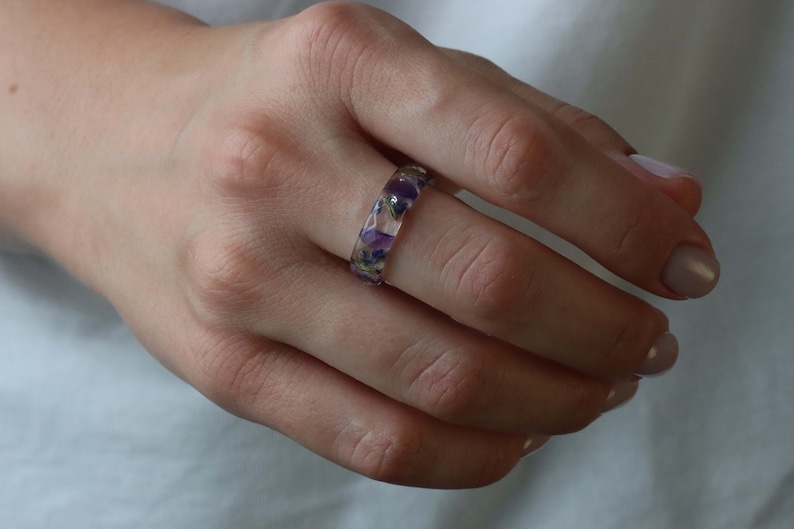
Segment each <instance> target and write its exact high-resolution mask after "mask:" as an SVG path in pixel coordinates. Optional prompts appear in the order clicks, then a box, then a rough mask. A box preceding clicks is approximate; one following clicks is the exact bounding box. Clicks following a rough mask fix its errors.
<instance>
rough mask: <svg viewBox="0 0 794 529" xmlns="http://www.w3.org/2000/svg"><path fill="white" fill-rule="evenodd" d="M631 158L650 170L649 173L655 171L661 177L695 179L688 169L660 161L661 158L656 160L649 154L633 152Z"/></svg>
mask: <svg viewBox="0 0 794 529" xmlns="http://www.w3.org/2000/svg"><path fill="white" fill-rule="evenodd" d="M629 159H630V160H631V161H632V162H634V163H636V164H637V165H639V166H640V167H642V168H643V169H645V170H646V171H648V172H649V173H653V174H655V175H656V176H659V177H661V178H692V179H693V180H694V179H695V177H694V175H693V174H692V173H690V172H689V171H687V170H686V169H682V168H680V167H676V166H675V165H670V164H667V163H664V162H660V161H659V160H654V159H653V158H648V157H647V156H643V155H641V154H631V155H629Z"/></svg>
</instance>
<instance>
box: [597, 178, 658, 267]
mask: <svg viewBox="0 0 794 529" xmlns="http://www.w3.org/2000/svg"><path fill="white" fill-rule="evenodd" d="M625 208H627V209H626V210H624V211H623V212H622V214H621V215H620V217H619V218H618V219H617V223H616V224H617V226H618V229H617V230H615V231H613V235H612V238H611V243H610V242H607V244H606V245H605V251H606V254H607V256H608V258H609V260H610V261H611V262H616V263H621V268H624V269H626V270H642V269H644V265H645V264H647V259H648V257H649V256H654V255H655V253H654V252H652V251H650V250H651V245H652V244H653V243H654V241H656V240H657V237H655V236H654V234H655V233H657V230H658V219H659V218H660V217H659V215H658V214H657V211H656V204H655V201H654V200H653V199H652V198H651V197H650V196H649V193H647V192H646V193H645V195H644V196H642V197H639V198H638V199H637V200H634V201H632V202H630V203H627V204H626V205H625Z"/></svg>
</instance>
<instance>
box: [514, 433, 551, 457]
mask: <svg viewBox="0 0 794 529" xmlns="http://www.w3.org/2000/svg"><path fill="white" fill-rule="evenodd" d="M549 439H551V437H549V436H548V435H533V436H532V437H527V440H526V441H524V450H523V451H522V452H521V458H522V459H523V458H525V457H527V456H528V455H529V454H535V453H537V451H538V450H540V449H541V448H543V447H544V446H546V443H548V442H549Z"/></svg>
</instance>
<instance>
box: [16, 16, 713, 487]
mask: <svg viewBox="0 0 794 529" xmlns="http://www.w3.org/2000/svg"><path fill="white" fill-rule="evenodd" d="M633 152H634V150H633V149H632V148H631V147H630V145H629V144H628V143H627V142H626V141H625V140H623V139H622V138H621V137H620V136H619V135H618V134H617V133H615V132H614V131H613V130H612V129H611V128H609V127H608V126H607V125H605V124H604V123H603V122H601V121H600V120H598V119H597V118H595V117H593V116H591V115H589V114H587V113H585V112H583V111H581V110H579V109H576V108H574V107H571V106H569V105H565V104H564V103H561V102H559V101H557V100H555V99H553V98H552V97H550V96H548V95H545V94H542V93H540V92H538V91H537V90H535V89H533V88H532V87H530V86H528V85H526V84H524V83H522V82H520V81H518V80H516V79H513V78H511V77H510V76H509V75H507V74H506V73H504V72H503V71H501V70H500V69H498V68H497V67H496V66H494V65H493V64H491V63H489V62H488V61H486V60H484V59H482V58H479V57H476V56H472V55H469V54H466V53H462V52H458V51H453V50H444V49H439V48H437V47H435V46H433V45H432V44H430V43H428V42H427V41H425V40H424V39H423V38H422V37H421V36H420V35H418V34H417V33H416V32H414V31H413V30H412V29H411V28H409V27H407V26H406V25H404V24H403V23H401V22H399V21H398V20H396V19H394V18H392V17H391V16H389V15H387V14H385V13H382V12H380V11H377V10H375V9H372V8H369V7H366V6H360V5H358V6H354V5H346V4H324V5H319V6H315V7H313V8H310V9H308V10H306V11H305V12H303V13H301V14H299V15H297V16H295V17H292V18H289V19H285V20H281V21H275V22H269V21H262V22H257V23H252V24H247V25H241V26H234V27H225V28H209V27H206V26H205V25H204V24H202V23H201V22H199V21H197V20H195V19H193V18H191V17H189V16H187V15H184V14H182V13H179V12H176V11H173V10H170V9H167V8H164V7H162V6H158V5H155V4H150V3H147V2H141V1H119V0H112V1H111V0H105V1H101V0H72V1H69V2H63V1H54V0H49V1H48V0H0V231H1V232H4V233H7V234H9V235H10V236H12V237H14V238H16V239H18V240H21V241H24V242H26V243H28V244H30V245H33V246H34V247H36V248H37V249H38V250H39V251H41V252H43V253H46V254H48V255H50V256H52V257H53V258H54V259H56V260H58V261H59V262H60V263H62V264H63V265H64V266H65V267H66V268H67V269H68V270H69V271H70V272H71V273H72V274H74V275H75V276H76V277H77V278H79V279H80V280H81V281H83V282H84V283H85V284H87V285H88V286H90V287H91V288H93V289H95V290H96V291H97V292H99V293H100V294H102V295H103V296H105V297H106V298H107V299H109V300H110V301H111V302H112V303H113V305H114V306H115V307H116V308H117V310H118V311H119V312H120V314H121V315H122V316H123V318H124V319H125V321H126V322H127V323H128V324H129V326H130V328H131V329H132V331H133V332H134V333H135V335H136V336H137V337H138V339H139V340H140V341H141V342H142V343H143V344H144V346H145V347H146V348H147V349H148V350H149V351H150V352H151V353H152V354H153V355H154V356H155V357H156V358H158V359H159V360H160V361H161V362H162V363H163V364H164V365H165V366H167V367H168V368H169V369H170V370H171V371H173V372H174V373H175V374H176V375H178V376H180V377H181V378H183V379H184V380H185V381H187V382H188V383H190V384H192V385H193V386H195V387H196V388H197V389H198V390H199V391H201V392H202V393H203V394H204V395H206V396H207V397H208V398H210V399H211V400H213V401H214V402H216V403H217V404H218V405H220V406H222V407H223V408H225V409H227V410H228V411H230V412H232V413H235V414H237V415H239V416H240V417H244V418H246V419H249V420H252V421H255V422H257V423H260V424H263V425H266V426H269V427H271V428H274V429H276V430H278V431H281V432H283V433H284V434H286V435H288V436H289V437H291V438H292V439H294V440H295V441H297V442H299V443H301V444H303V445H304V446H306V447H307V448H309V449H311V450H313V451H315V452H316V453H318V454H320V455H322V456H323V457H326V458H328V459H330V460H331V461H334V462H336V463H338V464H340V465H343V466H345V467H347V468H349V469H352V470H354V471H356V472H359V473H362V474H364V475H366V476H370V477H372V478H374V479H378V480H383V481H388V482H393V483H400V484H408V485H416V486H425V487H438V488H444V487H474V486H482V485H485V484H488V483H491V482H493V481H495V480H498V479H500V478H501V477H503V476H504V475H506V474H507V473H508V472H509V471H510V470H511V469H512V467H513V466H514V465H515V464H516V463H517V461H518V459H519V457H520V456H521V454H522V451H523V447H524V444H525V442H526V441H527V439H528V438H538V439H542V438H544V436H547V435H558V434H564V433H569V432H573V431H576V430H579V429H581V428H583V427H585V426H586V425H588V424H589V423H591V422H592V421H594V420H595V419H597V418H598V417H599V415H600V414H601V413H602V410H603V409H604V408H605V407H609V406H610V404H608V403H607V402H606V401H607V397H608V395H609V393H610V390H611V389H612V388H614V387H624V388H625V387H626V385H627V384H632V382H631V381H632V380H633V379H634V377H633V373H635V372H636V371H637V369H638V367H639V366H640V365H641V364H642V362H643V361H644V360H645V356H646V355H647V353H648V351H649V349H650V347H651V345H652V344H653V343H654V341H655V340H656V338H657V337H658V336H659V335H660V334H661V333H663V332H665V331H667V328H668V323H667V319H666V318H665V316H664V315H663V314H662V313H661V312H659V311H658V310H656V309H655V308H653V307H651V306H650V305H649V304H647V303H645V302H644V301H641V300H639V299H637V298H635V297H633V296H631V295H629V294H627V293H625V292H623V291H621V290H619V289H617V288H615V287H613V286H610V285H609V284H607V283H605V282H603V281H601V280H600V279H598V278H596V277H594V276H592V275H590V274H589V273H587V272H586V271H584V270H583V269H581V268H580V267H578V266H577V265H575V264H574V263H572V262H570V261H568V260H566V259H565V258H563V257H561V256H560V255H558V254H556V253H554V252H552V251H551V250H549V249H547V248H545V247H544V246H542V245H540V244H539V243H537V242H535V241H533V240H532V239H530V238H529V237H527V236H525V235H523V234H520V233H518V232H516V231H513V230H511V229H510V228H508V227H506V226H504V225H502V224H500V223H498V222H496V221H493V220H490V219H488V218H486V217H485V216H483V215H481V214H480V213H478V212H476V211H474V210H473V209H471V208H469V207H468V206H466V205H465V204H464V203H462V202H461V201H459V200H458V199H456V198H455V197H453V196H452V195H450V194H448V193H447V192H446V191H449V190H454V189H457V188H463V189H467V190H469V191H471V192H472V193H475V194H477V195H479V196H480V197H482V198H484V199H485V200H487V201H490V202H492V203H494V204H496V205H498V206H501V207H503V208H506V209H509V210H511V211H513V212H515V213H518V214H519V215H523V216H525V217H527V218H529V219H531V220H533V221H535V222H537V223H539V224H541V225H542V226H544V227H546V228H547V229H549V230H551V231H553V232H555V233H557V234H558V235H560V236H562V237H564V238H566V239H568V240H569V241H570V242H572V243H573V244H575V245H576V246H578V247H579V248H581V249H582V250H584V251H585V252H587V253H588V254H589V255H590V256H592V257H593V258H594V259H595V260H597V261H598V262H600V263H601V264H602V265H604V266H605V267H606V268H607V269H609V270H611V271H612V272H614V273H615V274H617V275H618V276H620V277H623V278H625V279H627V280H628V281H630V282H632V283H634V284H635V285H637V286H639V287H641V288H642V289H645V290H646V291H648V292H651V293H653V294H656V295H659V296H663V297H668V298H673V299H680V298H681V297H680V296H678V295H677V294H675V293H674V292H673V291H671V290H670V289H669V288H667V287H666V286H665V285H664V284H663V283H662V282H661V281H660V279H659V277H660V274H661V271H662V269H663V267H664V265H665V262H666V260H667V258H668V256H669V255H670V254H671V252H672V251H673V250H674V249H675V248H676V247H678V246H679V245H682V244H687V245H691V246H695V247H697V248H700V249H702V250H705V251H707V252H709V253H711V252H712V249H711V246H710V243H709V240H708V237H707V236H706V234H705V233H704V232H703V231H702V230H701V228H700V227H699V226H698V225H697V223H696V222H695V221H694V220H693V218H692V217H693V215H694V213H695V212H696V211H697V209H698V207H699V204H700V188H699V186H698V184H697V183H696V182H695V181H694V180H692V179H688V178H673V179H662V178H657V177H655V176H653V175H651V174H650V173H648V172H646V171H644V170H643V169H641V168H640V167H639V166H636V165H635V164H633V163H632V162H631V161H630V160H629V159H628V158H627V155H628V154H631V153H633ZM409 159H410V160H414V161H417V162H419V163H421V164H422V165H424V166H425V167H427V168H428V169H429V170H430V171H431V172H432V173H433V174H434V175H435V176H436V178H437V180H439V181H440V183H441V185H440V186H439V188H435V189H427V190H426V191H425V192H423V194H422V196H421V197H420V199H419V200H418V201H417V203H416V206H415V207H414V209H412V210H411V212H410V214H409V215H408V216H407V217H406V221H405V223H404V225H403V229H402V231H401V232H400V236H399V238H398V239H397V241H396V243H395V246H394V248H393V251H392V253H391V255H390V257H389V262H388V264H387V268H386V271H385V275H386V277H387V279H388V281H389V283H390V285H388V286H381V287H377V288H373V287H367V286H365V285H362V284H360V283H359V282H358V281H357V279H356V278H355V277H353V275H352V274H350V272H349V271H348V269H347V259H348V258H349V256H350V251H351V249H352V246H353V242H354V240H355V237H356V235H357V233H358V230H359V229H360V228H361V224H362V222H363V219H364V218H365V217H366V215H367V212H368V210H369V208H370V207H371V206H372V203H373V201H374V197H375V196H377V194H378V192H379V191H380V189H381V187H382V186H383V184H384V183H385V181H386V179H387V178H388V176H389V175H391V173H392V172H393V171H394V169H395V167H396V165H398V164H399V163H402V161H404V160H409ZM445 190H446V191H445ZM573 212H575V214H574V213H573ZM624 393H633V391H631V392H625V391H624Z"/></svg>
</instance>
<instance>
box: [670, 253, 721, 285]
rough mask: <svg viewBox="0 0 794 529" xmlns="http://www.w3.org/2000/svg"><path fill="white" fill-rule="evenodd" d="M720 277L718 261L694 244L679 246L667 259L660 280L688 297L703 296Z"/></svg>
mask: <svg viewBox="0 0 794 529" xmlns="http://www.w3.org/2000/svg"><path fill="white" fill-rule="evenodd" d="M719 279H720V263H719V261H717V259H715V258H714V257H713V256H711V255H710V254H708V253H706V252H704V251H703V250H701V249H699V248H695V247H694V246H686V245H683V246H679V247H678V248H676V249H675V250H673V253H672V254H670V257H669V258H668V259H667V264H666V265H664V270H662V282H663V283H664V284H665V285H667V286H668V287H670V288H671V289H672V290H674V291H676V292H678V293H679V294H681V295H682V296H686V297H688V298H699V297H701V296H705V295H706V294H708V293H709V292H711V290H712V289H713V288H714V286H715V285H716V284H717V281H719Z"/></svg>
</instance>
